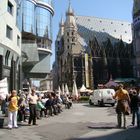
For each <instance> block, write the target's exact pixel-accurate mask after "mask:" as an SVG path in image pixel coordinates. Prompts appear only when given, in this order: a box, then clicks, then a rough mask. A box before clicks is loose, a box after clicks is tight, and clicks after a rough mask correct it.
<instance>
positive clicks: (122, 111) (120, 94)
mask: <svg viewBox="0 0 140 140" xmlns="http://www.w3.org/2000/svg"><path fill="white" fill-rule="evenodd" d="M113 98H114V99H117V106H116V113H117V122H118V125H117V127H118V128H121V126H122V115H123V128H124V129H125V128H126V115H128V114H129V111H130V107H129V103H130V97H129V94H128V92H127V90H125V89H123V84H120V85H119V89H118V90H117V91H116V93H115V95H114V96H113Z"/></svg>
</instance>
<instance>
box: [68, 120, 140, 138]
mask: <svg viewBox="0 0 140 140" xmlns="http://www.w3.org/2000/svg"><path fill="white" fill-rule="evenodd" d="M87 127H88V128H89V129H91V131H90V132H89V133H87V134H85V135H84V136H82V137H81V138H80V137H79V138H72V139H69V140H139V139H140V129H139V128H137V127H132V126H128V128H126V129H123V128H117V127H116V126H115V124H114V123H105V122H104V123H103V122H101V123H93V124H92V125H90V126H87ZM100 132H102V133H100Z"/></svg>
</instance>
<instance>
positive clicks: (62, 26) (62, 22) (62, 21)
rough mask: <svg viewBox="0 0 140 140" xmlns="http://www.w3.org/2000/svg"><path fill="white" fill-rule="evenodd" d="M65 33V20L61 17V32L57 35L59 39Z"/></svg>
mask: <svg viewBox="0 0 140 140" xmlns="http://www.w3.org/2000/svg"><path fill="white" fill-rule="evenodd" d="M63 34H64V20H63V17H61V21H60V23H59V32H58V35H57V40H59V39H60V38H61V37H62V36H63Z"/></svg>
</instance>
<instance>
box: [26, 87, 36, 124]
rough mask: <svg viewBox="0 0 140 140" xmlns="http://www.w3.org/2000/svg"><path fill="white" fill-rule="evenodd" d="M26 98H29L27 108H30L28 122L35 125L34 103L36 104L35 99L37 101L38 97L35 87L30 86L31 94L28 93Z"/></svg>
mask: <svg viewBox="0 0 140 140" xmlns="http://www.w3.org/2000/svg"><path fill="white" fill-rule="evenodd" d="M28 100H29V109H30V117H29V122H28V124H29V125H31V123H32V124H33V125H37V124H36V117H37V114H36V105H37V101H38V97H37V95H36V93H35V89H34V88H32V89H31V94H29V95H28Z"/></svg>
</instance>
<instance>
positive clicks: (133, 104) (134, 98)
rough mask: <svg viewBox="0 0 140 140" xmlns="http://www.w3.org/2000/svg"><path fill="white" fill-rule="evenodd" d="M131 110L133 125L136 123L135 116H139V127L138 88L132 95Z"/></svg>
mask: <svg viewBox="0 0 140 140" xmlns="http://www.w3.org/2000/svg"><path fill="white" fill-rule="evenodd" d="M130 106H131V111H132V125H135V118H136V117H135V116H137V126H138V127H139V114H138V109H139V98H138V94H137V91H136V90H133V93H132V95H131V103H130Z"/></svg>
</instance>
